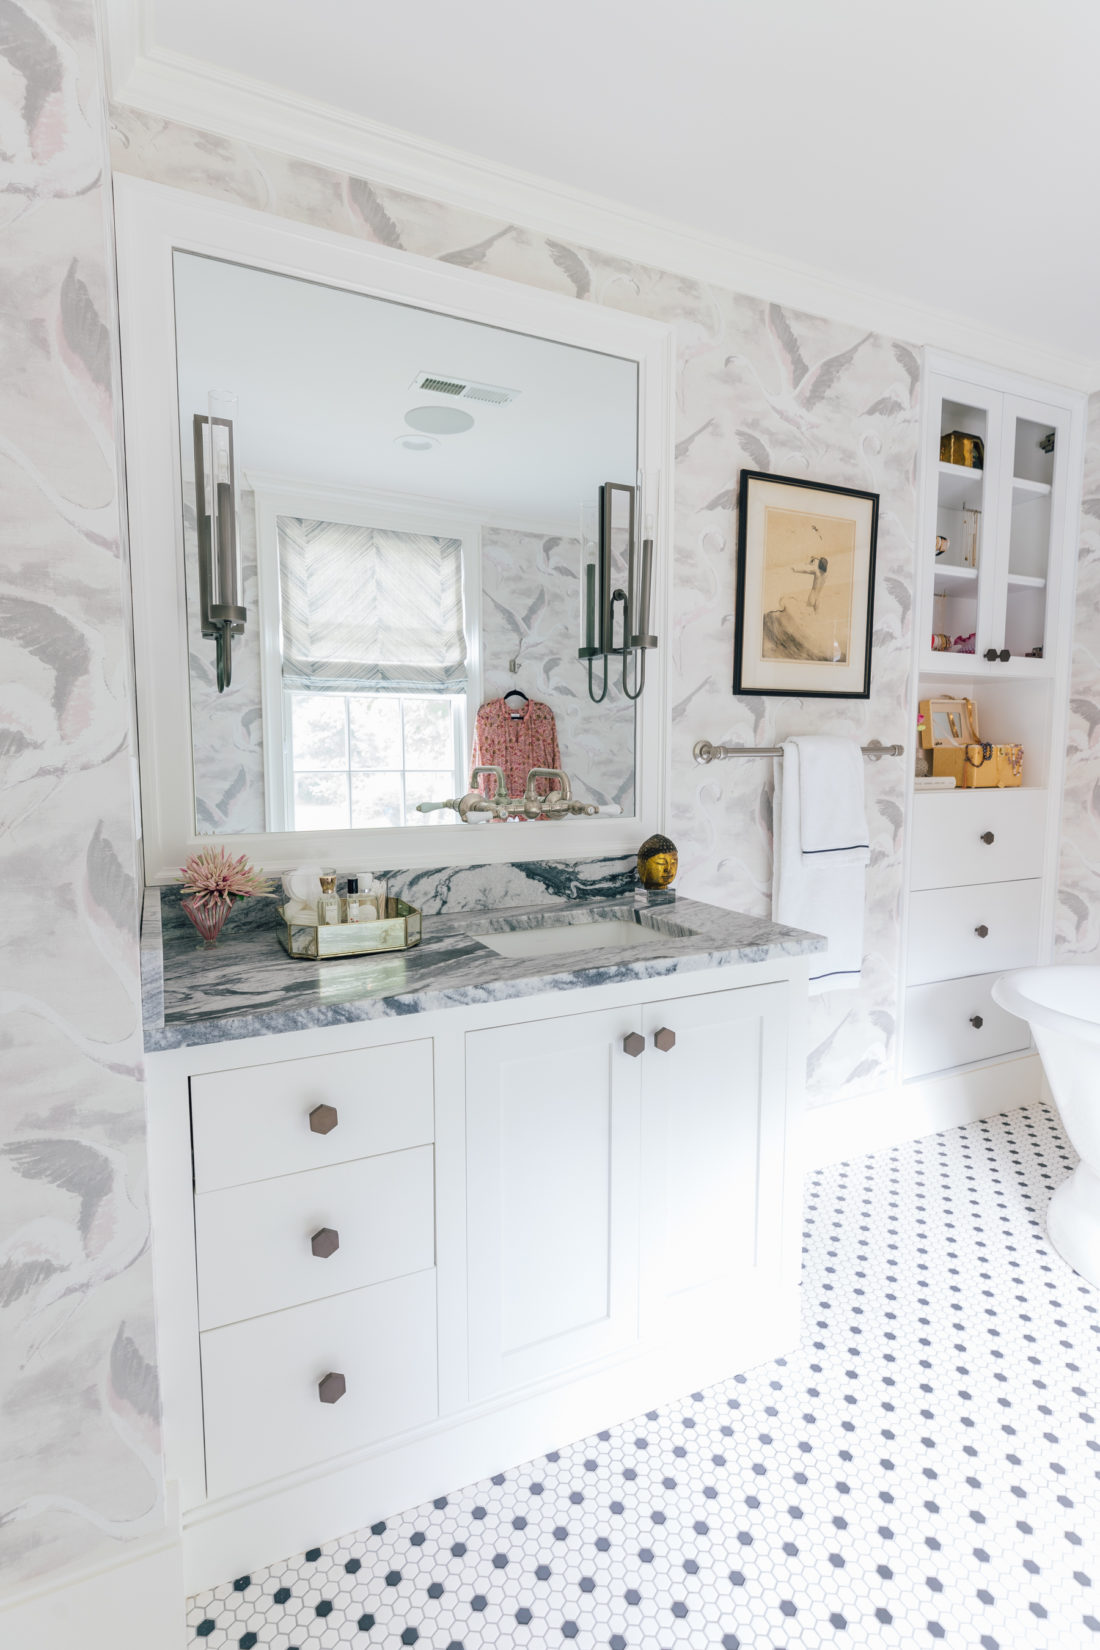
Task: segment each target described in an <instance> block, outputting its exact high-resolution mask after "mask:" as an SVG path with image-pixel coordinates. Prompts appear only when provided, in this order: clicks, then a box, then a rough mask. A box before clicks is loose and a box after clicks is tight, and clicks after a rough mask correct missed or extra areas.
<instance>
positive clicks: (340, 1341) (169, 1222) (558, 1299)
mask: <svg viewBox="0 0 1100 1650" xmlns="http://www.w3.org/2000/svg"><path fill="white" fill-rule="evenodd" d="M805 977H806V963H805V961H804V959H801V958H783V957H781V958H777V959H774V960H773V961H771V962H764V963H759V964H737V965H732V966H729V967H726V968H713V967H708V968H704V969H701V970H700V971H699V972H698V973H694V974H692V973H683V974H672V975H668V976H666V977H664V978H660V979H649V980H637V981H630V982H623V983H618V984H612V985H601V986H596V987H592V988H589V989H585V990H575V991H571V992H569V993H566V994H563V993H561V992H558V993H556V994H543V995H540V996H533V997H526V998H519V999H513V1000H510V1001H499V1002H495V1003H484V1004H481V1005H478V1006H476V1007H466V1008H454V1009H447V1010H441V1011H435V1012H430V1013H422V1014H417V1015H415V1016H410V1017H405V1018H402V1017H387V1018H384V1019H381V1020H377V1021H374V1022H371V1023H360V1024H353V1025H343V1026H331V1027H327V1028H324V1029H315V1030H310V1031H298V1032H289V1033H284V1034H282V1035H280V1036H277V1037H265V1038H260V1037H253V1038H248V1039H243V1040H240V1041H230V1042H225V1043H212V1044H207V1045H204V1046H199V1047H194V1048H186V1047H185V1048H179V1049H172V1050H164V1051H159V1052H154V1053H152V1054H150V1055H149V1056H148V1069H149V1093H150V1158H151V1166H152V1186H151V1191H152V1205H153V1222H154V1264H155V1269H156V1281H157V1299H158V1334H159V1344H160V1357H161V1366H162V1374H163V1395H164V1407H165V1428H166V1445H167V1454H168V1462H169V1473H170V1476H172V1477H173V1478H176V1479H178V1480H179V1481H180V1484H181V1492H182V1493H181V1500H182V1505H183V1509H184V1526H185V1534H184V1550H185V1555H186V1562H187V1568H188V1578H187V1579H188V1589H189V1591H193V1590H195V1589H197V1588H201V1587H204V1586H206V1585H210V1584H213V1583H215V1582H217V1581H218V1580H219V1579H221V1580H224V1578H225V1576H226V1575H232V1574H237V1573H244V1572H246V1571H247V1570H248V1569H249V1568H252V1567H255V1566H257V1565H260V1564H263V1563H265V1562H271V1561H274V1560H275V1559H277V1558H279V1557H280V1556H283V1555H285V1554H286V1553H287V1552H292V1551H294V1550H296V1549H297V1548H299V1547H301V1546H302V1545H303V1543H304V1545H305V1546H309V1545H311V1544H315V1543H316V1542H317V1541H318V1540H323V1539H326V1538H328V1537H331V1536H334V1535H337V1534H340V1533H342V1532H346V1531H347V1530H351V1529H355V1528H358V1527H360V1526H362V1525H364V1524H366V1523H370V1522H372V1521H374V1520H376V1519H378V1518H381V1517H385V1516H386V1515H387V1514H389V1513H392V1512H393V1511H394V1510H395V1509H396V1508H401V1507H405V1506H409V1505H415V1504H416V1503H417V1502H419V1501H421V1500H424V1499H427V1498H429V1497H432V1496H436V1495H439V1494H444V1493H446V1492H447V1491H448V1490H451V1489H453V1488H454V1487H455V1486H456V1485H459V1484H462V1483H466V1482H469V1481H470V1480H472V1479H476V1478H478V1477H481V1476H484V1475H486V1474H488V1473H492V1472H496V1471H499V1470H501V1469H502V1468H504V1467H506V1466H508V1465H510V1464H512V1463H514V1462H515V1461H517V1460H523V1459H525V1458H527V1457H529V1456H531V1455H535V1454H538V1453H541V1452H543V1451H545V1450H548V1449H552V1448H554V1447H555V1446H556V1445H560V1444H562V1443H564V1442H566V1441H568V1440H569V1439H572V1438H575V1437H580V1436H583V1435H584V1434H585V1433H586V1432H589V1431H592V1430H596V1429H598V1428H600V1427H602V1426H606V1425H608V1424H610V1423H611V1422H613V1421H614V1420H616V1419H621V1418H625V1417H626V1416H629V1415H631V1414H633V1413H636V1412H638V1411H641V1410H645V1409H647V1408H651V1407H653V1406H655V1405H659V1404H660V1403H662V1402H664V1401H667V1400H668V1399H670V1398H672V1397H674V1396H677V1395H679V1394H680V1393H682V1392H684V1391H689V1390H692V1389H693V1388H695V1387H697V1386H700V1385H703V1384H706V1383H708V1382H711V1381H714V1380H717V1379H720V1378H722V1377H723V1376H727V1375H729V1374H732V1373H735V1372H737V1371H738V1370H741V1369H744V1368H747V1367H750V1366H751V1365H752V1364H754V1363H756V1362H759V1361H761V1360H762V1359H764V1358H767V1357H771V1356H775V1355H777V1354H779V1353H781V1352H783V1351H784V1350H785V1349H788V1348H789V1347H790V1346H791V1345H792V1344H793V1343H794V1341H795V1339H796V1336H797V1281H798V1265H799V1241H798V1220H799V1178H798V1172H797V1165H796V1163H795V1161H794V1158H793V1155H792V1143H793V1139H792V1137H793V1134H794V1128H793V1124H794V1121H795V1118H796V1116H797V1113H798V1110H799V1108H800V1105H801V1093H802V1071H803V1060H804V1050H803V1048H802V1045H801V1042H800V1039H799V1038H798V1036H797V1035H792V1019H793V1020H794V1021H795V1022H796V1024H799V1025H800V1024H801V1020H802V1018H803V1016H802V1015H801V1014H798V1015H792V1012H791V1003H792V999H793V1000H794V1001H796V1002H799V1003H801V1002H802V1001H803V1000H804V993H805ZM332 1377H336V1379H335V1380H333V1379H332Z"/></svg>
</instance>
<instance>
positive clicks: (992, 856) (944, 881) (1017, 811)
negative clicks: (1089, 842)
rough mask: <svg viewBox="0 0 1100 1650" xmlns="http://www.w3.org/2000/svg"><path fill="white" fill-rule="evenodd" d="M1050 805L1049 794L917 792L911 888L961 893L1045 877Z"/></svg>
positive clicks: (990, 791) (914, 805)
mask: <svg viewBox="0 0 1100 1650" xmlns="http://www.w3.org/2000/svg"><path fill="white" fill-rule="evenodd" d="M1046 805H1047V798H1046V792H1045V791H1038V790H1035V791H1032V790H1025V789H1023V788H1022V787H1021V788H1020V789H1015V790H1003V791H998V790H987V791H939V792H936V791H924V792H923V793H922V792H918V793H917V795H916V796H915V797H914V798H913V864H912V870H911V872H910V878H909V884H910V887H912V888H959V887H962V886H967V885H969V884H971V883H975V882H1015V881H1021V880H1023V879H1024V878H1027V877H1038V876H1041V875H1042V870H1043V832H1044V823H1045V816H1046ZM987 836H988V837H991V838H992V840H991V841H989V842H987V841H986V840H985V838H986V837H987Z"/></svg>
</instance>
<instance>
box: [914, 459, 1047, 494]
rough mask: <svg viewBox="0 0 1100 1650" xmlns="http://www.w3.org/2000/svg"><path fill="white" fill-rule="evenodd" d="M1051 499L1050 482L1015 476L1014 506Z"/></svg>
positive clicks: (1013, 489) (1013, 488)
mask: <svg viewBox="0 0 1100 1650" xmlns="http://www.w3.org/2000/svg"><path fill="white" fill-rule="evenodd" d="M944 467H945V466H944V465H942V464H941V465H940V469H941V470H942V469H944ZM1049 497H1050V482H1049V481H1025V480H1024V479H1023V477H1022V476H1013V478H1012V502H1013V504H1031V503H1033V502H1034V500H1035V499H1037V498H1049Z"/></svg>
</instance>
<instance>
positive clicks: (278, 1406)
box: [201, 1271, 438, 1497]
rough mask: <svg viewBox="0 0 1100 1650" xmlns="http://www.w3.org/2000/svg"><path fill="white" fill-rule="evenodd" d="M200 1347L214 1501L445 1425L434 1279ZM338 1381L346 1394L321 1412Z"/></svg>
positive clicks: (386, 1286) (381, 1288)
mask: <svg viewBox="0 0 1100 1650" xmlns="http://www.w3.org/2000/svg"><path fill="white" fill-rule="evenodd" d="M201 1348H202V1390H203V1415H204V1420H205V1428H206V1474H207V1484H208V1490H209V1494H210V1495H211V1496H212V1497H217V1496H220V1495H231V1494H232V1493H233V1492H234V1491H236V1490H241V1489H245V1488H246V1487H247V1486H248V1485H251V1484H260V1483H263V1482H264V1481H265V1480H267V1479H270V1478H278V1477H280V1476H281V1475H282V1474H283V1473H288V1472H295V1471H297V1470H298V1469H299V1468H301V1467H307V1466H310V1465H312V1464H313V1463H315V1462H319V1461H327V1460H329V1459H330V1458H331V1457H332V1456H336V1455H342V1454H344V1453H345V1451H347V1450H352V1449H358V1448H361V1447H362V1446H363V1445H364V1444H371V1443H375V1442H377V1441H378V1440H379V1439H383V1438H390V1437H394V1436H396V1435H397V1434H398V1433H401V1432H405V1431H407V1430H408V1429H409V1428H410V1427H415V1426H419V1425H421V1424H422V1423H424V1422H426V1421H430V1420H432V1419H433V1418H434V1417H435V1415H436V1412H437V1408H438V1404H437V1398H436V1348H435V1273H434V1271H429V1272H418V1273H416V1275H415V1276H413V1277H409V1278H398V1279H396V1280H395V1281H394V1282H392V1283H378V1284H375V1285H374V1286H373V1287H372V1288H370V1289H356V1290H353V1291H352V1293H351V1294H347V1295H336V1296H334V1297H333V1298H332V1299H331V1300H325V1301H312V1302H310V1304H309V1305H308V1306H295V1307H291V1309H290V1310H289V1311H288V1312H272V1313H269V1315H268V1316H267V1317H264V1318H252V1319H249V1320H248V1321H247V1322H246V1323H236V1324H230V1325H229V1326H228V1327H227V1328H225V1329H208V1330H207V1331H206V1332H205V1333H204V1334H203V1335H202V1336H201ZM330 1373H335V1374H340V1375H342V1376H343V1377H344V1380H345V1383H346V1391H345V1392H344V1395H343V1397H341V1398H340V1399H339V1401H338V1402H337V1403H322V1401H321V1398H320V1395H319V1391H318V1386H319V1383H320V1382H321V1381H322V1380H323V1378H324V1377H325V1376H326V1375H328V1374H330Z"/></svg>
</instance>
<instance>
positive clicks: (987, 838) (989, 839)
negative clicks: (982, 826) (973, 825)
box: [979, 831, 993, 848]
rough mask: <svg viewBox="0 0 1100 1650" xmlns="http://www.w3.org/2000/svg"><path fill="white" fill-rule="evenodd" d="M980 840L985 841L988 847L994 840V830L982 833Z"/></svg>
mask: <svg viewBox="0 0 1100 1650" xmlns="http://www.w3.org/2000/svg"><path fill="white" fill-rule="evenodd" d="M979 840H980V841H981V842H984V843H985V845H986V847H987V848H988V846H989V844H990V843H991V842H992V841H993V832H992V831H983V832H982V834H981V837H980V838H979Z"/></svg>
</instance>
